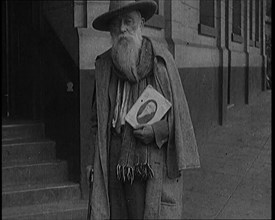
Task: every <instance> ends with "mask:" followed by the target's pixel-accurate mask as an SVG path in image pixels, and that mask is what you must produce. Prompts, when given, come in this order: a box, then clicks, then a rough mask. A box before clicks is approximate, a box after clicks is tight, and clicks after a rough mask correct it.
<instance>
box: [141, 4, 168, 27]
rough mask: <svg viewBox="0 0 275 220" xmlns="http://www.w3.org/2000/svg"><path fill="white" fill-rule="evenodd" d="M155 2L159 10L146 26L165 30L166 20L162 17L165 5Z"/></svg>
mask: <svg viewBox="0 0 275 220" xmlns="http://www.w3.org/2000/svg"><path fill="white" fill-rule="evenodd" d="M154 1H155V2H156V3H157V5H158V9H157V11H156V12H155V15H154V16H153V17H152V18H151V19H149V20H148V21H147V22H146V24H145V26H148V27H153V28H157V29H163V28H164V26H165V19H164V17H163V16H162V15H160V8H163V3H162V4H160V1H159V0H154ZM162 2H163V1H162Z"/></svg>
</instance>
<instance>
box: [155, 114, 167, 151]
mask: <svg viewBox="0 0 275 220" xmlns="http://www.w3.org/2000/svg"><path fill="white" fill-rule="evenodd" d="M152 128H153V131H154V134H155V141H156V144H157V146H158V148H159V149H160V148H161V147H162V146H163V144H165V143H166V142H167V141H168V134H169V131H168V122H167V120H166V117H165V119H162V120H161V121H158V122H156V123H154V124H152Z"/></svg>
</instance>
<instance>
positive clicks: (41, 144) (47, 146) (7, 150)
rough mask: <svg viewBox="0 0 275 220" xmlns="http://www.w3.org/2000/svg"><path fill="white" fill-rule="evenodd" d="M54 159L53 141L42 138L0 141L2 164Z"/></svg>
mask: <svg viewBox="0 0 275 220" xmlns="http://www.w3.org/2000/svg"><path fill="white" fill-rule="evenodd" d="M50 159H52V160H53V159H55V142H54V141H51V140H46V139H45V140H43V139H38V140H34V139H26V140H22V141H18V140H16V141H6V142H4V143H2V166H4V164H6V163H8V164H16V163H17V161H28V163H31V162H35V161H45V160H50Z"/></svg>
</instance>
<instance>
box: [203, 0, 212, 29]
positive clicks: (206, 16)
mask: <svg viewBox="0 0 275 220" xmlns="http://www.w3.org/2000/svg"><path fill="white" fill-rule="evenodd" d="M200 24H203V25H206V26H209V27H215V22H214V0H200Z"/></svg>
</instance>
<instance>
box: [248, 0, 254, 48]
mask: <svg viewBox="0 0 275 220" xmlns="http://www.w3.org/2000/svg"><path fill="white" fill-rule="evenodd" d="M253 2H254V0H250V1H249V45H250V46H253Z"/></svg>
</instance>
